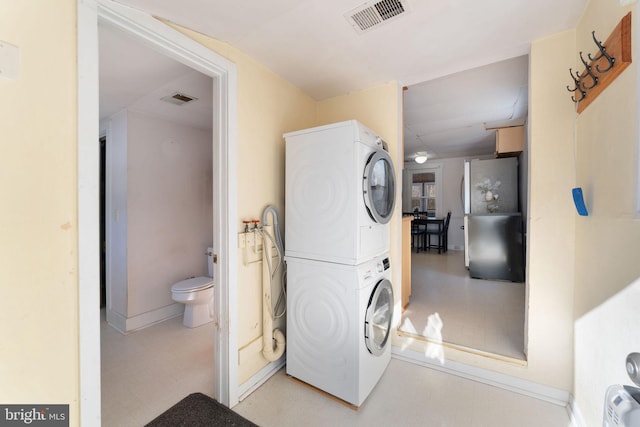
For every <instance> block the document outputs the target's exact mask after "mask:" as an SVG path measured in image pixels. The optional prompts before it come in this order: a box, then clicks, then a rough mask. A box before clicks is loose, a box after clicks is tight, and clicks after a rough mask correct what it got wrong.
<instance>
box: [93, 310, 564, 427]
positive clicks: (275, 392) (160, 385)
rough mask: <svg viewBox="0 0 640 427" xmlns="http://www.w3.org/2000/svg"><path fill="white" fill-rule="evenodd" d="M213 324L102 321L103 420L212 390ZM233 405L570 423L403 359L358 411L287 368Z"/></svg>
mask: <svg viewBox="0 0 640 427" xmlns="http://www.w3.org/2000/svg"><path fill="white" fill-rule="evenodd" d="M212 334H213V329H212V324H210V325H208V326H202V327H200V328H196V329H187V328H184V327H183V326H182V324H181V320H180V319H179V318H177V319H171V320H168V321H166V322H162V323H160V324H157V325H154V326H151V327H149V328H147V329H144V330H141V331H138V332H136V333H133V334H129V335H127V336H124V335H121V334H120V333H119V332H117V331H115V330H114V329H112V328H111V327H110V326H108V325H107V324H106V322H104V321H103V322H102V417H103V418H102V425H103V426H118V427H127V426H143V425H145V424H146V423H147V422H149V421H150V420H152V419H153V418H155V417H156V416H157V415H159V414H161V413H162V412H164V411H165V410H166V409H168V408H169V407H171V406H172V405H173V404H175V403H177V402H178V401H179V400H181V399H182V398H184V397H186V396H187V395H188V394H190V393H193V392H198V391H199V392H203V393H205V394H208V395H211V394H212V390H213V360H212V354H213V345H212V341H213V336H212ZM234 410H235V411H236V412H238V413H239V414H241V415H243V416H244V417H246V418H248V419H250V420H251V421H253V422H254V423H256V424H258V425H259V426H261V427H269V426H273V427H287V426H296V427H297V426H305V427H314V426H318V427H320V426H323V427H324V426H331V427H333V426H368V427H377V426H403V427H411V426H421V427H422V426H426V427H430V426H449V427H457V426H465V427H467V426H491V427H510V426H514V427H539V426H545V427H568V426H570V423H569V417H568V415H567V412H566V409H565V408H563V407H560V406H557V405H554V404H551V403H546V402H543V401H540V400H537V399H534V398H530V397H526V396H523V395H520V394H516V393H512V392H509V391H505V390H502V389H499V388H496V387H492V386H488V385H484V384H480V383H477V382H474V381H470V380H467V379H463V378H460V377H456V376H452V375H448V374H445V373H443V372H439V371H435V370H432V369H428V368H424V367H421V366H417V365H413V364H410V363H407V362H403V361H400V360H395V359H392V360H391V364H390V365H389V367H388V369H387V370H386V372H385V374H384V375H383V377H382V378H381V380H380V382H379V383H378V385H377V386H376V388H375V389H374V390H373V392H372V393H371V395H370V396H369V397H368V399H367V400H366V401H365V403H364V404H363V405H362V407H361V408H360V409H359V410H358V411H354V410H352V409H350V408H348V407H346V406H344V405H343V404H342V403H339V402H336V401H334V400H332V399H330V398H327V397H326V396H324V395H322V394H320V393H318V392H316V391H315V390H312V389H310V388H308V387H307V386H305V385H301V384H299V383H298V382H296V381H294V380H292V379H291V378H289V377H288V376H287V375H286V374H285V372H284V369H283V370H281V371H279V372H278V373H277V374H276V375H275V376H273V377H272V378H271V379H269V380H268V381H267V382H266V383H265V384H264V385H263V386H262V387H260V388H259V389H258V390H256V391H255V392H254V393H253V394H251V395H250V396H249V397H247V398H246V399H245V400H244V401H242V402H241V403H240V404H238V405H237V406H236V407H235V408H234Z"/></svg>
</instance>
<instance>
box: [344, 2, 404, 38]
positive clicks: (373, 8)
mask: <svg viewBox="0 0 640 427" xmlns="http://www.w3.org/2000/svg"><path fill="white" fill-rule="evenodd" d="M408 10H409V9H408V7H407V2H406V0H403V1H399V0H382V1H378V2H367V3H365V4H363V5H361V6H359V7H357V8H355V9H353V10H350V11H349V12H347V13H345V14H344V17H345V18H347V21H349V23H350V24H351V26H352V27H353V28H354V29H355V30H356V31H357V32H358V33H364V32H366V31H369V30H371V29H372V28H374V27H376V26H378V25H380V24H383V23H385V22H388V21H390V20H392V19H395V18H398V17H400V16H401V15H403V14H404V13H405V12H408Z"/></svg>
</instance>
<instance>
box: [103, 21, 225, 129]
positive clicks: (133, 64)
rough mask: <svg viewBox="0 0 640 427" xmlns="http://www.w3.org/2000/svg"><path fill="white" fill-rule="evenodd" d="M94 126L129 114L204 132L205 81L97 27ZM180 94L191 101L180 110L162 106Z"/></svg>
mask: <svg viewBox="0 0 640 427" xmlns="http://www.w3.org/2000/svg"><path fill="white" fill-rule="evenodd" d="M99 54H100V57H99V63H100V69H99V74H100V88H99V90H100V120H104V119H106V118H107V117H110V116H112V115H113V114H115V113H117V112H118V111H120V110H122V109H124V108H129V109H131V110H135V111H141V112H144V113H147V114H153V115H155V116H158V117H162V118H166V119H167V120H171V121H173V122H177V123H181V124H184V125H185V126H192V127H196V128H199V129H204V130H210V129H211V125H212V120H211V117H212V115H213V107H212V106H213V88H212V80H211V77H208V76H205V75H204V74H201V73H199V72H197V71H194V70H192V69H191V68H189V67H187V66H186V65H183V64H181V63H179V62H177V61H174V60H173V59H170V58H169V57H167V56H164V55H162V54H160V53H158V52H156V51H154V50H152V49H149V48H148V47H145V46H143V45H142V44H140V43H138V42H136V41H135V40H133V39H131V38H130V36H128V35H126V34H124V33H123V32H122V31H120V30H117V29H115V28H113V27H111V26H109V25H106V24H102V23H101V24H100V25H99ZM175 93H181V94H184V95H188V96H190V97H192V98H195V100H194V101H191V102H189V103H186V104H183V105H175V104H172V103H168V102H165V101H162V100H161V99H162V98H163V97H166V96H172V95H174V94H175Z"/></svg>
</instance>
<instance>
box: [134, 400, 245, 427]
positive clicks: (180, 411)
mask: <svg viewBox="0 0 640 427" xmlns="http://www.w3.org/2000/svg"><path fill="white" fill-rule="evenodd" d="M179 426H182V427H187V426H188V427H198V426H202V427H205V426H207V427H223V426H224V427H232V426H233V427H257V425H256V424H254V423H252V422H251V421H249V420H247V419H246V418H243V417H242V416H240V415H238V414H236V413H235V412H233V411H232V410H231V409H229V408H227V407H226V406H224V405H222V404H220V403H218V402H217V401H216V400H214V399H212V398H210V397H209V396H206V395H204V394H202V393H193V394H190V395H189V396H187V397H185V398H184V399H182V400H181V401H180V402H178V403H176V404H175V405H173V406H172V407H171V408H169V409H168V410H166V411H165V412H163V413H162V414H161V415H160V416H158V417H157V418H156V419H154V420H153V421H151V422H150V423H149V424H147V427H179Z"/></svg>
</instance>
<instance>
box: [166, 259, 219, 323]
mask: <svg viewBox="0 0 640 427" xmlns="http://www.w3.org/2000/svg"><path fill="white" fill-rule="evenodd" d="M207 267H208V272H209V277H203V276H201V277H192V278H190V279H186V280H182V281H180V282H178V283H176V284H174V285H172V286H171V298H172V299H173V300H174V301H175V302H179V303H182V304H184V305H185V307H184V317H183V319H182V324H183V325H184V326H186V327H188V328H196V327H198V326H202V325H204V324H206V323H209V322H211V321H212V320H213V248H207Z"/></svg>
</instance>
